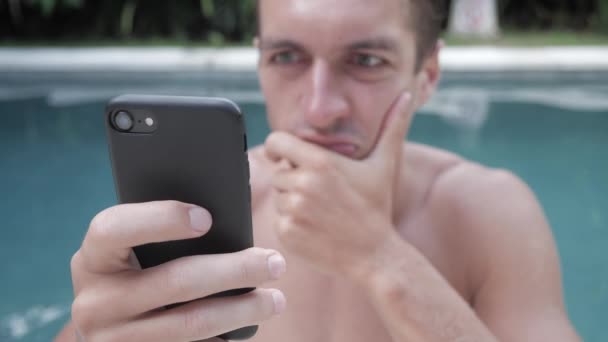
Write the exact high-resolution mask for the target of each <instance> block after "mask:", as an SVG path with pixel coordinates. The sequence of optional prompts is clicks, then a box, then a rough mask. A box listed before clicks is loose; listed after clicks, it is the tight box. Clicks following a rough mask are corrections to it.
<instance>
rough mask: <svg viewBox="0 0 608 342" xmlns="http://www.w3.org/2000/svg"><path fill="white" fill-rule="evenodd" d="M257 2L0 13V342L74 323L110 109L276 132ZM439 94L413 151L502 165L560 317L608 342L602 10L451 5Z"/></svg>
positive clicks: (472, 0)
mask: <svg viewBox="0 0 608 342" xmlns="http://www.w3.org/2000/svg"><path fill="white" fill-rule="evenodd" d="M254 10H255V3H254V1H251V0H213V1H212V0H198V1H196V0H184V1H160V0H146V1H136V0H112V1H110V0H107V1H92V0H0V227H1V229H0V277H2V282H0V293H2V297H3V300H2V302H1V303H0V341H27V342H33V341H50V340H51V339H52V337H53V336H54V335H55V334H56V333H57V331H58V330H59V329H60V328H61V326H62V325H63V324H65V322H66V321H67V320H68V319H69V315H70V313H69V310H70V305H71V300H72V296H73V294H72V285H71V278H70V270H69V261H70V257H71V256H72V254H73V253H74V252H75V251H76V250H77V249H78V248H79V246H80V242H81V240H82V238H83V236H84V234H85V232H86V229H87V227H88V224H89V221H90V219H91V218H92V217H93V216H94V215H95V213H97V212H99V211H100V210H103V209H105V208H107V207H109V206H112V205H114V204H115V203H116V198H115V195H114V188H113V181H112V174H111V170H110V164H109V158H108V151H107V148H106V141H105V133H104V125H103V124H104V122H103V119H102V115H103V111H104V106H105V103H106V102H107V100H108V99H110V98H111V97H113V96H116V95H120V94H123V93H145V94H174V95H199V96H223V97H228V98H230V99H232V100H234V101H236V102H237V103H238V104H239V105H240V106H241V107H242V109H243V111H244V112H245V118H246V123H247V130H248V139H249V140H250V141H249V145H250V146H254V145H257V144H259V143H261V142H262V141H263V140H264V138H265V136H266V135H267V134H268V132H269V128H268V124H267V122H266V118H265V106H264V100H263V98H262V95H261V93H260V89H259V86H258V83H257V75H256V72H255V61H256V51H255V50H253V49H251V48H249V46H250V45H251V39H252V38H253V36H254V34H255V27H256V24H255V13H254ZM444 28H445V33H444V37H445V39H446V41H447V48H446V49H445V51H444V52H443V55H442V62H443V64H444V66H445V68H444V69H445V70H444V75H443V80H442V83H441V86H440V89H439V91H438V93H437V94H436V96H434V98H433V99H432V101H431V102H430V103H429V104H428V105H427V106H425V107H424V108H423V109H422V110H421V111H420V112H419V113H418V114H419V115H417V117H416V119H415V122H414V125H413V127H412V131H411V134H410V139H412V140H414V141H417V142H422V143H426V144H430V145H433V146H437V147H440V148H444V149H447V150H450V151H454V152H456V153H459V154H461V155H463V156H464V157H465V158H469V159H472V160H475V161H478V162H480V163H483V164H486V165H489V166H491V167H498V168H506V169H509V170H512V171H513V172H515V173H517V174H518V175H519V176H520V177H522V178H523V179H524V180H525V181H526V182H527V183H528V184H529V185H530V186H531V187H532V189H533V190H534V191H535V192H536V194H537V196H538V198H539V200H540V201H541V203H542V204H543V206H544V208H545V210H546V213H547V216H548V219H549V221H550V223H551V225H552V228H553V231H554V234H555V237H556V240H557V244H558V248H559V251H560V257H561V262H562V266H563V273H564V285H565V293H566V302H567V306H568V311H569V314H570V316H571V318H572V320H573V322H574V324H575V326H576V328H577V329H578V331H579V333H580V334H581V335H582V336H583V338H584V339H585V341H608V330H606V328H605V325H606V317H608V249H607V246H608V152H607V150H608V0H568V1H567V0H533V1H523V0H499V1H492V0H452V1H450V2H449V4H448V7H447V8H446V16H445V20H444Z"/></svg>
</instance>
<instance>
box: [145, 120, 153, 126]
mask: <svg viewBox="0 0 608 342" xmlns="http://www.w3.org/2000/svg"><path fill="white" fill-rule="evenodd" d="M146 125H148V126H149V127H152V126H154V119H152V118H146Z"/></svg>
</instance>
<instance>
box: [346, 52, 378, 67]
mask: <svg viewBox="0 0 608 342" xmlns="http://www.w3.org/2000/svg"><path fill="white" fill-rule="evenodd" d="M352 63H353V64H356V65H358V66H362V67H366V68H375V67H379V66H382V65H384V64H385V61H384V59H382V58H380V57H377V56H372V55H367V54H356V55H355V56H354V57H353V60H352Z"/></svg>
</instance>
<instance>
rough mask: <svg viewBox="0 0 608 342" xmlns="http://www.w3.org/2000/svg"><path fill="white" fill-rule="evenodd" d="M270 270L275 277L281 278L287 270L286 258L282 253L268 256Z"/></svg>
mask: <svg viewBox="0 0 608 342" xmlns="http://www.w3.org/2000/svg"><path fill="white" fill-rule="evenodd" d="M268 270H269V271H270V275H271V276H272V278H273V279H275V280H276V279H279V278H280V277H281V275H282V274H283V273H285V271H286V270H287V263H286V262H285V258H283V256H281V255H280V254H276V253H275V254H273V255H271V256H270V257H269V258H268Z"/></svg>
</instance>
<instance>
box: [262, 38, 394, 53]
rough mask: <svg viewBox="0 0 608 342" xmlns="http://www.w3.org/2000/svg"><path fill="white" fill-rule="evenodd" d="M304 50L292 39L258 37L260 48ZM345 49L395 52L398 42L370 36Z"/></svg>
mask: <svg viewBox="0 0 608 342" xmlns="http://www.w3.org/2000/svg"><path fill="white" fill-rule="evenodd" d="M279 49H292V50H305V48H304V47H303V46H302V45H301V44H298V43H296V42H294V41H292V40H288V39H272V38H266V39H260V50H279ZM346 49H347V50H351V51H353V50H385V51H388V52H397V51H398V50H399V49H398V44H397V42H396V41H395V40H394V39H390V38H384V37H380V38H371V39H364V40H360V41H356V42H353V43H350V44H348V45H346Z"/></svg>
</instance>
